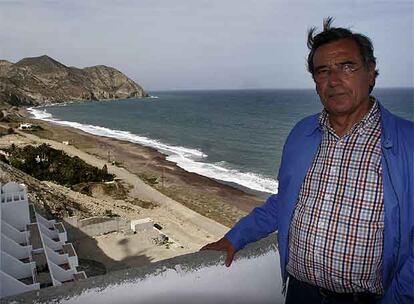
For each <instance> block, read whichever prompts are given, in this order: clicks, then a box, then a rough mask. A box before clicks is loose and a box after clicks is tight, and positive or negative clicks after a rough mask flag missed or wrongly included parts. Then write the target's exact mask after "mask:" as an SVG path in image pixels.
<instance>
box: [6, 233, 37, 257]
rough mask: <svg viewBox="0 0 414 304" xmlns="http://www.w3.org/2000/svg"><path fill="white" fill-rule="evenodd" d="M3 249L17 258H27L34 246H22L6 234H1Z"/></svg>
mask: <svg viewBox="0 0 414 304" xmlns="http://www.w3.org/2000/svg"><path fill="white" fill-rule="evenodd" d="M1 250H2V251H4V252H7V253H8V254H10V255H11V256H13V257H15V258H16V259H27V258H29V257H30V252H31V251H32V246H31V245H27V246H21V245H19V244H17V243H16V242H15V241H13V240H12V239H10V238H8V237H7V236H6V235H4V234H2V235H1Z"/></svg>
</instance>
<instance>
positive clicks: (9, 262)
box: [1, 251, 36, 280]
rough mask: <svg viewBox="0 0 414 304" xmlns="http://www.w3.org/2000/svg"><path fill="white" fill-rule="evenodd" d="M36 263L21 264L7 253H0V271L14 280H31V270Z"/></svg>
mask: <svg viewBox="0 0 414 304" xmlns="http://www.w3.org/2000/svg"><path fill="white" fill-rule="evenodd" d="M33 268H36V263H35V262H32V263H23V262H21V261H19V260H18V259H16V258H15V257H13V256H11V255H9V254H8V253H6V252H4V251H2V252H1V270H2V271H4V272H5V273H7V274H9V275H11V276H12V277H14V278H16V279H24V278H32V280H33V276H32V269H33Z"/></svg>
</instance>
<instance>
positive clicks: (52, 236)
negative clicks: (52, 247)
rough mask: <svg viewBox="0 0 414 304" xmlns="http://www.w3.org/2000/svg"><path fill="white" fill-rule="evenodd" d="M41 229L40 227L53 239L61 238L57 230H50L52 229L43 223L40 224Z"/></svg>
mask: <svg viewBox="0 0 414 304" xmlns="http://www.w3.org/2000/svg"><path fill="white" fill-rule="evenodd" d="M38 224H39V223H38ZM39 229H40V232H41V233H42V234H43V235H47V236H48V237H49V238H51V239H58V238H59V234H58V233H57V231H56V230H50V229H48V228H46V227H45V226H43V225H42V224H39Z"/></svg>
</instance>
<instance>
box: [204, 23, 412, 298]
mask: <svg viewBox="0 0 414 304" xmlns="http://www.w3.org/2000/svg"><path fill="white" fill-rule="evenodd" d="M331 23H332V18H328V19H326V20H325V21H324V30H323V31H322V32H320V33H319V34H317V35H315V36H314V32H315V28H313V29H311V30H310V31H309V35H308V47H309V49H310V53H309V56H308V70H309V72H310V73H311V74H312V77H313V80H314V82H315V85H316V91H317V93H318V95H319V97H320V99H321V102H322V104H323V106H324V110H323V111H322V113H320V114H317V115H313V116H310V117H307V118H305V119H303V120H302V121H300V122H299V123H298V124H297V125H296V126H295V127H294V128H293V130H292V131H291V133H290V134H289V136H288V138H287V140H286V143H285V146H284V149H283V155H282V162H281V166H280V170H279V175H278V180H279V191H278V194H277V195H272V196H270V197H269V198H268V199H267V201H266V202H265V203H264V204H263V205H262V206H261V207H258V208H255V209H254V210H253V211H252V212H251V213H250V214H249V215H248V216H246V217H244V218H243V219H241V220H240V221H239V222H238V223H237V224H236V225H235V226H234V227H233V228H232V229H231V230H230V231H229V232H228V233H227V234H226V235H225V237H224V238H222V239H221V240H219V241H217V242H215V243H211V244H208V245H206V246H204V247H203V248H202V249H204V250H206V249H207V250H223V251H227V257H226V260H225V264H226V266H230V264H231V262H232V260H233V257H234V255H235V253H236V252H237V251H238V250H240V249H241V248H243V247H244V246H245V245H246V244H248V243H250V242H254V241H256V240H258V239H260V238H262V237H265V236H267V235H268V234H270V233H271V232H273V231H276V230H277V231H278V249H279V254H280V262H281V270H282V271H281V272H282V276H283V282H284V284H286V282H287V280H288V278H289V284H288V290H287V296H286V303H377V302H381V303H387V304H388V303H414V262H413V260H414V191H413V188H414V187H413V186H414V176H413V175H414V174H413V173H414V164H413V157H414V147H413V145H414V124H413V122H410V121H406V120H403V119H401V118H398V117H396V116H394V115H393V114H391V113H390V112H388V111H387V110H386V109H385V108H384V107H383V106H382V105H381V104H380V103H379V102H378V101H377V100H376V99H375V98H374V97H371V96H370V95H369V94H370V93H371V91H372V89H373V87H374V85H375V78H376V76H377V75H378V72H377V71H376V58H375V57H374V54H373V47H372V44H371V41H370V40H369V39H368V38H367V37H366V36H364V35H361V34H357V33H352V32H351V31H349V30H348V29H344V28H334V27H331Z"/></svg>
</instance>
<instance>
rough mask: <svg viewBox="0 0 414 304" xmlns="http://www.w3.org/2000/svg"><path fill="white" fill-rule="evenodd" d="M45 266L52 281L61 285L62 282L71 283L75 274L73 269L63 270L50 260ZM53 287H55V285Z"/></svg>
mask: <svg viewBox="0 0 414 304" xmlns="http://www.w3.org/2000/svg"><path fill="white" fill-rule="evenodd" d="M48 259H49V257H48ZM47 264H48V265H49V271H50V274H51V276H52V278H53V279H54V280H57V281H58V282H60V283H63V282H66V281H71V280H73V279H74V277H73V275H74V274H75V273H76V270H73V269H69V270H65V269H63V268H62V267H60V266H58V265H56V264H55V263H53V262H52V261H51V260H50V259H49V260H48V263H47ZM53 285H54V286H56V285H55V283H54V284H53ZM57 285H60V284H57Z"/></svg>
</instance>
